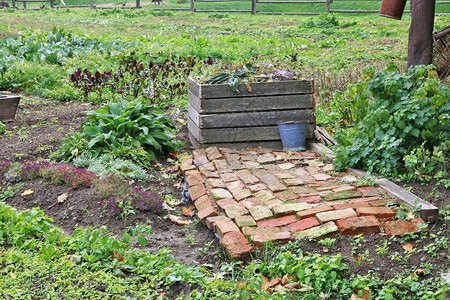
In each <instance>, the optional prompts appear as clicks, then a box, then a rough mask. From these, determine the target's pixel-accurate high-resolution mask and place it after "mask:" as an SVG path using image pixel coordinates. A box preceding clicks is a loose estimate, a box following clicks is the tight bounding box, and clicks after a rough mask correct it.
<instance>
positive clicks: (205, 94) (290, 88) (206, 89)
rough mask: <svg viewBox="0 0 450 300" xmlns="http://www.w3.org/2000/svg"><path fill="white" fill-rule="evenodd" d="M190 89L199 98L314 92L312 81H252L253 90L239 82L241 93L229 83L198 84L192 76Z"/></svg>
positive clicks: (189, 83) (189, 82)
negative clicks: (233, 89)
mask: <svg viewBox="0 0 450 300" xmlns="http://www.w3.org/2000/svg"><path fill="white" fill-rule="evenodd" d="M188 85H189V91H190V92H191V93H192V94H194V95H195V96H197V97H198V98H237V97H248V96H269V95H292V94H308V93H312V92H313V89H312V81H309V80H287V81H278V82H254V83H250V86H251V87H252V92H249V91H248V90H247V87H246V86H245V84H243V83H241V84H239V91H240V92H239V93H236V92H233V91H232V90H231V89H230V87H229V86H228V84H214V85H209V84H202V85H200V84H198V83H197V82H195V81H194V80H193V79H192V78H189V81H188Z"/></svg>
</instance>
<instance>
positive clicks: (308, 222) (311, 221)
mask: <svg viewBox="0 0 450 300" xmlns="http://www.w3.org/2000/svg"><path fill="white" fill-rule="evenodd" d="M319 225H320V223H319V221H317V219H316V218H314V217H310V218H306V219H303V220H300V221H296V222H294V223H291V224H289V225H287V226H283V227H282V228H281V230H282V231H289V232H297V231H302V230H305V229H309V228H312V227H315V226H319Z"/></svg>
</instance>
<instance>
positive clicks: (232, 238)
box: [220, 231, 254, 261]
mask: <svg viewBox="0 0 450 300" xmlns="http://www.w3.org/2000/svg"><path fill="white" fill-rule="evenodd" d="M220 245H221V246H222V247H223V248H224V249H225V252H226V253H227V256H228V258H229V259H230V260H232V261H236V260H240V261H246V260H248V259H250V257H251V254H252V253H253V252H254V249H253V247H252V246H251V245H250V243H249V242H248V240H247V239H246V238H245V236H244V235H243V234H242V233H240V232H236V231H231V232H228V233H226V234H225V235H224V236H223V238H222V240H221V241H220Z"/></svg>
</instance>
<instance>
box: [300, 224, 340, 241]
mask: <svg viewBox="0 0 450 300" xmlns="http://www.w3.org/2000/svg"><path fill="white" fill-rule="evenodd" d="M338 232H339V228H338V227H337V226H336V224H334V222H327V223H325V224H322V225H319V226H316V227H313V228H309V229H305V230H302V231H297V232H294V233H293V234H292V236H293V237H294V239H297V240H301V239H304V238H310V239H318V238H322V237H326V236H329V235H334V234H336V233H338Z"/></svg>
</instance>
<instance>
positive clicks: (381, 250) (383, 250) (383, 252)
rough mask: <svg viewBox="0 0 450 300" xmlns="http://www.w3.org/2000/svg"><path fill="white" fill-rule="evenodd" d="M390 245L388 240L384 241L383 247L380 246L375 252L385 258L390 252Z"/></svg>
mask: <svg viewBox="0 0 450 300" xmlns="http://www.w3.org/2000/svg"><path fill="white" fill-rule="evenodd" d="M389 244H390V242H389V241H388V240H384V241H383V245H381V246H379V247H377V248H376V249H375V251H376V252H377V255H378V256H379V257H385V256H386V254H387V253H388V251H389Z"/></svg>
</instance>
